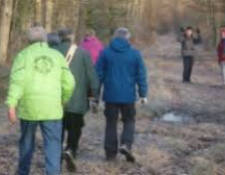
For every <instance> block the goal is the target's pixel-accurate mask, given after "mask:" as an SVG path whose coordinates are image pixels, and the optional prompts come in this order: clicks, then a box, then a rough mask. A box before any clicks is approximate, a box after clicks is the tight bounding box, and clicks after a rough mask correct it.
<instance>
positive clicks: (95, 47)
mask: <svg viewBox="0 0 225 175" xmlns="http://www.w3.org/2000/svg"><path fill="white" fill-rule="evenodd" d="M80 47H81V48H83V49H84V50H87V51H89V53H90V55H91V58H92V62H93V64H94V65H95V64H96V62H97V60H98V56H99V54H100V52H101V51H102V50H103V49H104V45H103V43H102V42H101V41H100V40H99V39H98V38H97V36H96V33H95V31H94V30H88V31H87V33H86V34H85V37H84V39H83V40H82V41H81V43H80Z"/></svg>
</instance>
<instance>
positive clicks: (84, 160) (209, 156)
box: [0, 36, 225, 175]
mask: <svg viewBox="0 0 225 175" xmlns="http://www.w3.org/2000/svg"><path fill="white" fill-rule="evenodd" d="M168 37H169V38H168ZM162 42H164V43H165V42H172V43H173V45H172V46H171V45H169V46H167V47H165V48H161V50H160V49H158V50H157V48H159V46H160V43H162ZM170 44H171V43H170ZM164 45H165V44H164ZM144 52H145V55H146V62H147V64H148V67H149V73H150V74H149V80H150V82H151V93H150V97H149V98H150V104H149V105H148V106H146V107H142V108H140V107H138V115H137V127H136V129H137V132H136V137H135V138H136V141H135V145H134V154H135V155H136V158H137V163H136V164H134V165H132V164H128V163H126V162H125V161H124V159H123V157H121V156H119V157H118V162H115V163H106V162H105V161H104V151H103V138H104V124H105V123H104V122H105V121H104V117H103V115H102V113H99V115H91V114H89V115H87V116H86V127H85V128H84V133H83V137H82V140H81V143H80V151H79V154H78V157H77V166H78V172H77V173H76V174H82V175H224V174H225V168H224V167H225V155H224V152H225V132H224V131H225V126H224V123H225V115H224V112H225V111H224V106H225V88H223V87H221V86H220V72H219V68H218V65H217V63H216V61H215V59H214V57H215V55H214V54H213V53H211V52H209V53H201V54H200V56H199V59H198V60H197V61H196V64H195V69H194V75H193V83H192V84H183V83H181V73H182V62H181V59H180V58H179V45H178V43H176V42H175V40H174V38H173V37H171V36H165V37H162V38H160V41H159V42H158V43H156V45H154V46H152V47H151V48H150V50H145V51H144ZM170 52H171V53H172V54H167V53H170ZM167 111H176V112H178V113H179V114H181V115H182V114H184V113H185V114H186V115H189V116H191V117H192V118H193V119H194V122H192V123H190V124H179V123H169V122H163V121H160V120H158V121H155V120H154V118H155V117H157V116H158V117H160V116H162V115H163V114H164V113H165V112H167ZM3 115H5V108H4V107H1V106H0V123H1V124H0V126H1V127H0V131H1V135H0V175H13V174H14V172H15V169H16V163H17V156H18V155H17V142H18V137H19V135H18V134H17V133H18V132H17V131H18V127H17V128H11V129H10V127H8V126H7V124H6V116H3ZM4 127H5V128H4ZM120 128H121V126H120ZM37 145H38V146H37V149H36V153H35V158H34V161H33V165H32V173H31V174H32V175H43V167H44V165H43V151H42V150H43V148H42V140H41V138H40V136H39V134H38V138H37ZM63 171H64V172H63V175H69V173H68V172H66V170H65V168H64V169H63Z"/></svg>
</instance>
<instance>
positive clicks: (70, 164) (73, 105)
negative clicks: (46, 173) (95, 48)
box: [58, 29, 99, 172]
mask: <svg viewBox="0 0 225 175" xmlns="http://www.w3.org/2000/svg"><path fill="white" fill-rule="evenodd" d="M59 36H60V38H61V44H60V45H59V46H58V50H59V51H60V52H61V53H62V54H63V55H64V56H66V55H67V52H68V51H69V49H70V47H71V45H72V44H74V43H73V33H72V31H71V30H68V29H63V30H60V32H59ZM69 67H70V70H71V72H72V74H73V76H74V77H75V78H76V82H77V84H76V90H75V91H74V92H73V95H72V97H71V99H70V100H69V102H68V103H67V104H66V105H65V113H64V130H63V132H64V133H65V132H66V131H67V133H68V137H67V139H66V148H65V151H64V157H65V160H66V162H67V168H68V170H69V171H70V172H75V170H76V166H75V157H76V153H77V149H78V145H79V140H80V137H81V134H82V128H83V126H84V115H85V114H86V112H87V111H88V109H89V99H88V98H89V96H88V95H89V94H88V93H89V91H91V94H92V96H93V98H95V99H97V98H98V89H99V81H98V77H97V74H96V72H95V68H94V66H93V64H92V60H91V57H90V54H89V53H88V52H87V51H85V50H83V49H81V48H80V47H77V49H76V50H75V53H74V55H73V59H72V61H71V63H70V64H69ZM92 104H93V103H92ZM63 138H64V135H63Z"/></svg>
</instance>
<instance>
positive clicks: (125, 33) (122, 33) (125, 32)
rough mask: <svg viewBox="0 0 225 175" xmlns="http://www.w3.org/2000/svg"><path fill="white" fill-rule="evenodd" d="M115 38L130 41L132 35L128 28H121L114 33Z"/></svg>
mask: <svg viewBox="0 0 225 175" xmlns="http://www.w3.org/2000/svg"><path fill="white" fill-rule="evenodd" d="M114 37H119V38H125V39H130V38H131V33H130V31H129V29H128V28H126V27H120V28H118V29H116V31H115V33H114Z"/></svg>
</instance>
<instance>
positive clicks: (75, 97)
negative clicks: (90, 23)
mask: <svg viewBox="0 0 225 175" xmlns="http://www.w3.org/2000/svg"><path fill="white" fill-rule="evenodd" d="M27 38H28V40H29V45H28V46H27V47H26V48H25V49H23V50H22V51H21V52H19V53H18V55H17V56H16V58H15V60H14V63H13V66H12V70H11V75H10V82H9V90H8V95H7V101H6V103H7V105H8V118H9V121H10V122H11V124H16V123H17V121H18V118H17V116H18V117H19V123H20V130H21V136H20V140H19V164H18V169H17V172H16V174H17V175H28V174H29V173H30V166H31V160H32V155H33V152H34V150H35V133H36V129H37V127H38V126H39V127H40V129H41V133H42V137H43V141H44V153H45V171H46V174H47V175H60V174H61V169H62V168H61V165H62V162H63V161H64V160H65V161H66V164H67V169H68V171H69V172H75V171H76V165H75V158H76V155H77V149H78V145H79V140H80V137H81V134H82V127H83V126H84V124H85V122H84V115H85V114H86V113H87V111H88V110H89V109H95V110H93V111H96V108H97V107H98V103H99V101H100V100H99V98H100V94H101V93H100V92H102V91H103V101H104V102H105V111H104V114H105V117H106V127H105V143H104V149H105V156H106V160H107V161H114V160H116V156H117V154H118V153H121V154H122V155H124V156H125V158H126V160H127V161H128V162H135V157H134V155H133V154H132V144H133V141H134V133H135V115H136V110H135V103H136V101H137V100H140V102H141V103H142V104H146V103H147V102H148V101H147V93H148V83H147V72H146V68H145V64H144V62H143V58H142V56H141V53H140V52H139V51H138V50H136V49H135V48H134V47H133V46H132V45H131V42H130V38H131V33H130V31H129V30H128V29H127V28H118V29H117V30H116V31H115V33H114V35H113V37H112V39H111V41H110V43H109V45H108V46H106V47H104V46H103V44H102V42H101V41H100V40H99V39H98V38H97V37H96V34H95V32H94V31H93V30H89V31H87V33H86V34H85V37H84V39H83V40H82V41H81V43H80V44H79V45H76V44H75V42H74V34H73V32H72V30H69V29H60V30H59V31H58V32H55V33H50V34H47V32H46V31H45V29H44V28H43V27H41V26H33V27H31V28H30V29H29V30H28V32H27ZM102 89H103V90H102ZM90 101H91V102H90ZM120 113H121V116H122V122H123V132H122V134H121V138H120V139H118V137H117V123H118V119H119V114H120ZM65 133H67V134H65ZM64 142H65V145H66V146H65V147H64V146H63V145H64Z"/></svg>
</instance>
